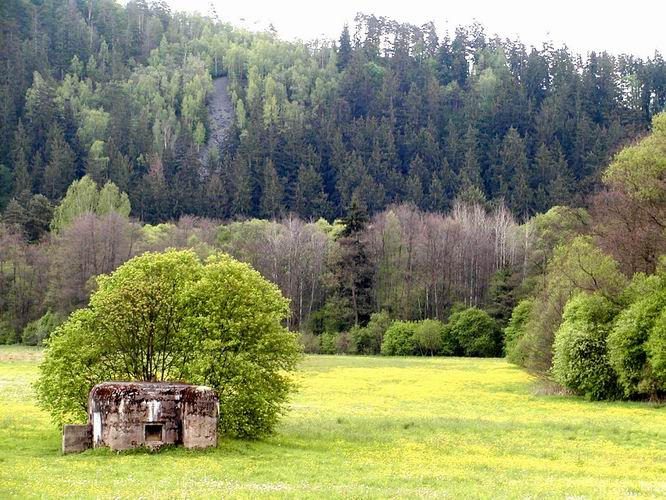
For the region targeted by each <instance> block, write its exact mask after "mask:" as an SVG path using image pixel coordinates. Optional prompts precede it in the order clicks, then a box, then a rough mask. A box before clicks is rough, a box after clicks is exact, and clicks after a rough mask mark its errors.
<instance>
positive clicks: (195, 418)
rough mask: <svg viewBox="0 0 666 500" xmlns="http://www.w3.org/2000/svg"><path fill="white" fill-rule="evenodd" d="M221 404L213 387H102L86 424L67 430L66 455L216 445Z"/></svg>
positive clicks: (91, 402)
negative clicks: (104, 449) (102, 448)
mask: <svg viewBox="0 0 666 500" xmlns="http://www.w3.org/2000/svg"><path fill="white" fill-rule="evenodd" d="M218 417H219V401H218V398H217V395H216V394H215V391H214V390H213V389H211V388H210V387H204V386H194V385H189V384H181V383H171V382H104V383H101V384H98V385H96V386H95V387H93V388H92V390H91V391H90V396H89V398H88V423H87V424H84V425H66V426H65V427H64V431H63V441H62V450H63V453H72V452H78V451H83V450H85V449H86V448H90V447H95V448H96V447H99V446H107V447H109V448H111V449H112V450H118V451H119V450H127V449H130V448H136V447H138V446H146V447H149V448H159V447H160V446H163V445H176V444H182V445H183V446H185V447H186V448H207V447H209V446H216V445H217V424H218Z"/></svg>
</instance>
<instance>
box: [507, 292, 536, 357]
mask: <svg viewBox="0 0 666 500" xmlns="http://www.w3.org/2000/svg"><path fill="white" fill-rule="evenodd" d="M532 306H533V301H532V299H524V300H521V301H520V302H519V303H518V304H517V305H516V307H515V308H514V309H513V312H512V313H511V318H510V319H509V324H508V325H507V326H506V328H505V329H504V353H505V354H506V356H507V358H508V359H509V361H511V362H512V363H515V364H517V365H519V366H524V365H525V360H526V359H527V353H526V352H525V349H524V345H525V344H524V342H523V341H522V340H523V338H524V337H525V334H526V329H525V325H526V324H527V321H528V320H529V319H530V313H531V312H532Z"/></svg>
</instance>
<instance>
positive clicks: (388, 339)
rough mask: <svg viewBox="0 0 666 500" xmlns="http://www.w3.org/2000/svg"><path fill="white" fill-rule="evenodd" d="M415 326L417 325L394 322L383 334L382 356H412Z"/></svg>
mask: <svg viewBox="0 0 666 500" xmlns="http://www.w3.org/2000/svg"><path fill="white" fill-rule="evenodd" d="M416 326H417V324H416V323H414V322H413V321H395V322H394V323H393V324H392V325H391V326H390V327H389V328H388V330H386V333H385V334H384V340H383V341H382V354H383V355H384V356H411V355H412V354H414V353H415V349H416V341H415V340H414V331H415V330H416Z"/></svg>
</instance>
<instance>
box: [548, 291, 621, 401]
mask: <svg viewBox="0 0 666 500" xmlns="http://www.w3.org/2000/svg"><path fill="white" fill-rule="evenodd" d="M618 309H619V308H618V306H617V305H614V304H613V303H612V302H610V301H609V300H608V299H607V298H605V297H603V296H601V295H599V294H584V293H581V294H578V295H576V296H575V297H574V298H572V299H571V300H570V301H569V302H568V303H567V305H566V308H565V309H564V314H563V319H564V321H563V322H562V325H560V328H559V329H558V330H557V333H556V334H555V342H554V345H553V349H554V352H555V354H554V356H553V369H552V372H553V375H554V376H555V379H556V380H557V381H558V382H559V383H560V384H562V385H563V386H565V387H568V388H569V389H571V390H573V391H575V392H576V393H578V394H583V395H585V396H587V397H589V398H590V399H614V398H616V397H617V396H618V395H619V393H620V391H619V387H618V383H617V375H616V374H615V371H614V370H613V368H612V367H611V365H610V362H609V359H608V352H607V347H606V338H607V337H608V333H609V331H610V329H611V327H612V322H613V319H614V318H615V315H616V314H617V312H618Z"/></svg>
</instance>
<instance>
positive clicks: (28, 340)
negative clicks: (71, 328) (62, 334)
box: [21, 311, 65, 345]
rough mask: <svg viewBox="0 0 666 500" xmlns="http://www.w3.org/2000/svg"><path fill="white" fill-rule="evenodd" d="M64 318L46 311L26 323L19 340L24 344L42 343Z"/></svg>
mask: <svg viewBox="0 0 666 500" xmlns="http://www.w3.org/2000/svg"><path fill="white" fill-rule="evenodd" d="M64 320H65V318H63V317H62V315H60V314H58V313H53V312H51V311H47V312H46V314H44V316H42V317H41V318H39V319H38V320H35V321H31V322H30V323H28V324H27V325H26V327H25V328H24V329H23V335H22V336H21V342H22V343H23V344H26V345H42V343H43V342H44V341H45V340H46V339H47V338H49V336H50V335H51V333H52V332H53V331H54V330H55V329H56V328H57V327H58V326H59V325H60V324H62V322H63V321H64Z"/></svg>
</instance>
